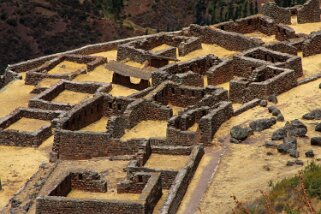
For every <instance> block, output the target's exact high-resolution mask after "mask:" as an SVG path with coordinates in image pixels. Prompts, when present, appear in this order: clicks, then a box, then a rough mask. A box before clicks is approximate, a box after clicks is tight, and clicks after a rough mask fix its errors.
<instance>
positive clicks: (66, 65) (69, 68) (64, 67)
mask: <svg viewBox="0 0 321 214" xmlns="http://www.w3.org/2000/svg"><path fill="white" fill-rule="evenodd" d="M84 68H87V65H86V64H80V63H76V62H71V61H63V62H61V63H59V64H58V65H56V67H54V68H53V69H51V70H50V71H48V73H49V74H68V73H71V72H74V71H77V70H79V69H84Z"/></svg>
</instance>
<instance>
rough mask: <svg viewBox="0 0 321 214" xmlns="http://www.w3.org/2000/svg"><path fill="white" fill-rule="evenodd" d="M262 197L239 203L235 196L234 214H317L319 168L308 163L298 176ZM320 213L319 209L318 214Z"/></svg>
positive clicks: (320, 183) (320, 189)
mask: <svg viewBox="0 0 321 214" xmlns="http://www.w3.org/2000/svg"><path fill="white" fill-rule="evenodd" d="M270 185H271V191H270V192H269V193H264V192H262V191H261V193H262V197H260V198H259V199H257V200H255V201H253V202H249V203H241V202H239V201H238V200H237V198H236V197H235V196H233V197H234V201H235V202H236V207H235V210H234V211H235V213H269V214H272V213H281V212H283V213H317V211H316V209H317V208H318V207H319V206H318V205H319V204H320V200H321V166H320V165H318V164H316V163H315V162H311V163H309V165H308V166H306V167H305V168H304V170H302V171H301V172H300V173H299V174H298V175H295V176H293V177H291V178H285V179H283V180H281V181H279V182H277V183H275V184H273V182H272V183H270ZM320 212H321V209H320V208H319V210H318V213H320Z"/></svg>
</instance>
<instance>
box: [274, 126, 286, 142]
mask: <svg viewBox="0 0 321 214" xmlns="http://www.w3.org/2000/svg"><path fill="white" fill-rule="evenodd" d="M285 137H286V131H285V129H284V128H280V129H277V130H275V131H274V132H273V133H272V140H282V139H284V138H285Z"/></svg>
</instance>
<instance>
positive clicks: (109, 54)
mask: <svg viewBox="0 0 321 214" xmlns="http://www.w3.org/2000/svg"><path fill="white" fill-rule="evenodd" d="M90 56H101V57H105V58H107V60H108V61H109V60H115V61H116V59H117V50H110V51H104V52H98V53H94V54H91V55H90Z"/></svg>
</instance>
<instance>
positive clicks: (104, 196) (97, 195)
mask: <svg viewBox="0 0 321 214" xmlns="http://www.w3.org/2000/svg"><path fill="white" fill-rule="evenodd" d="M107 182H108V181H107ZM139 196H140V194H132V193H121V194H118V193H117V192H116V191H114V192H111V191H107V192H105V193H101V192H87V191H81V190H72V191H71V192H70V193H69V194H68V195H67V197H68V198H78V199H100V200H126V201H127V200H130V201H134V200H138V199H139Z"/></svg>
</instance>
